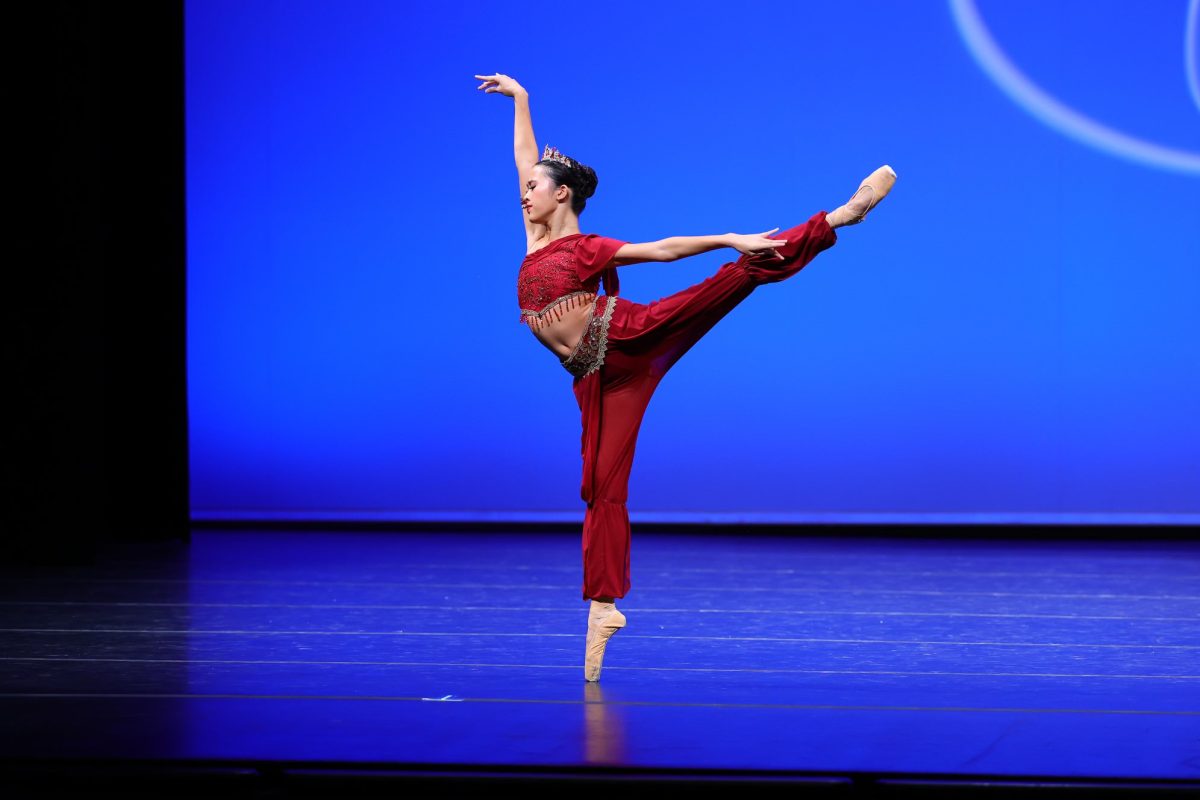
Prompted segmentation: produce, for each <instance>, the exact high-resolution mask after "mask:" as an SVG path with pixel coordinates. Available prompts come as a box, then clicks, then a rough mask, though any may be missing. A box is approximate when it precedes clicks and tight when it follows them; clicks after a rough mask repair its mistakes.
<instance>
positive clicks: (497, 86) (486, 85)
mask: <svg viewBox="0 0 1200 800" xmlns="http://www.w3.org/2000/svg"><path fill="white" fill-rule="evenodd" d="M475 77H476V78H480V79H481V80H482V81H483V83H481V84H479V86H478V87H476V88H479V89H483V91H484V94H490V93H491V92H499V93H500V94H503V95H507V96H508V97H516V95H517V93H518V92H525V87H524V86H522V85H521V84H519V83H517V82H516V81H515V80H513V79H512V78H510V77H508V76H507V75H501V74H500V73H499V72H497V73H496V74H495V75H476V76H475ZM525 93H526V94H528V92H525Z"/></svg>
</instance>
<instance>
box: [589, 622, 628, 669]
mask: <svg viewBox="0 0 1200 800" xmlns="http://www.w3.org/2000/svg"><path fill="white" fill-rule="evenodd" d="M624 627H625V615H624V614H622V613H621V612H620V611H618V610H617V607H616V606H613V607H612V611H610V612H608V613H607V614H604V615H596V614H593V615H590V616H589V617H588V633H587V642H586V644H585V645H584V659H583V677H584V679H585V680H589V681H598V680H600V666H601V664H603V663H604V650H605V648H607V647H608V640H609V639H611V638H612V635H613V634H614V633H616V632H617V631H619V630H620V629H621V628H624Z"/></svg>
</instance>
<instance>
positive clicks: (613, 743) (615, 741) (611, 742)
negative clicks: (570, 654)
mask: <svg viewBox="0 0 1200 800" xmlns="http://www.w3.org/2000/svg"><path fill="white" fill-rule="evenodd" d="M583 757H584V760H585V761H586V762H587V763H589V764H623V763H625V757H626V753H625V717H624V715H623V714H622V713H621V708H620V706H616V705H613V704H611V703H606V702H604V690H603V689H601V688H600V684H599V683H593V682H591V681H585V682H584V684H583Z"/></svg>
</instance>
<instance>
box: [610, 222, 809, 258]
mask: <svg viewBox="0 0 1200 800" xmlns="http://www.w3.org/2000/svg"><path fill="white" fill-rule="evenodd" d="M777 230H779V228H772V229H771V230H769V231H764V232H763V233H758V234H753V233H749V234H747V233H724V234H721V235H719V236H668V237H667V238H666V239H659V240H658V241H656V242H645V243H641V244H627V245H625V246H624V247H622V248H621V249H620V250H618V251H617V252H616V254H615V255H614V256H613V261H614V263H616V264H617V265H618V266H620V265H621V264H633V263H637V262H639V261H678V260H679V259H681V258H687V257H688V256H694V255H698V254H699V253H707V252H708V251H709V250H720V249H721V248H722V247H732V248H734V249H736V250H737V251H738V252H741V253H755V252H760V251H763V250H767V249H769V248H775V247H783V246H784V245H785V244H787V240H786V239H771V238H769V237H768V236H767V235H766V234H768V233H771V232H772V231H777ZM780 258H782V256H780Z"/></svg>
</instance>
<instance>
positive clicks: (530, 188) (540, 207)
mask: <svg viewBox="0 0 1200 800" xmlns="http://www.w3.org/2000/svg"><path fill="white" fill-rule="evenodd" d="M569 193H570V190H569V189H568V188H567V187H565V186H555V185H554V181H553V180H552V179H551V178H550V176H549V175H547V174H546V172H545V170H543V169H542V168H541V167H534V168H533V174H532V175H530V177H529V181H528V182H527V183H526V184H525V193H524V194H523V195H522V196H521V200H522V201H523V202H524V203H525V205H526V210H525V214H526V219H528V220H529V221H530V222H546V221H548V220H549V219H550V217H551V216H553V214H554V211H555V209H557V208H558V204H559V199H560V196H561V199H564V200H565V199H568V198H569V196H570V194H569Z"/></svg>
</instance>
